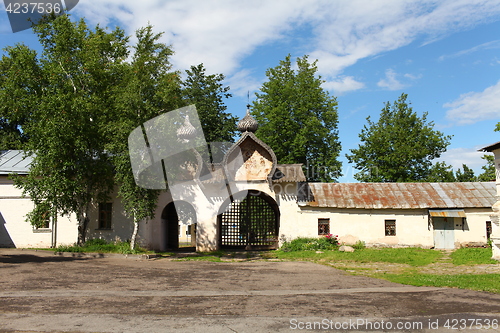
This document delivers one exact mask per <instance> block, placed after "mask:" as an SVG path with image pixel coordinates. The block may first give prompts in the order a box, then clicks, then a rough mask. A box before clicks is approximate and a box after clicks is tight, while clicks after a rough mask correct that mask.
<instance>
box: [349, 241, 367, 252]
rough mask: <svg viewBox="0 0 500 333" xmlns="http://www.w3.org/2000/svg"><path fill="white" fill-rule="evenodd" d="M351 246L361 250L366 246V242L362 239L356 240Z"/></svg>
mask: <svg viewBox="0 0 500 333" xmlns="http://www.w3.org/2000/svg"><path fill="white" fill-rule="evenodd" d="M352 248H353V249H356V250H362V249H365V248H366V244H365V242H364V241H361V240H359V241H357V242H356V244H354V245H352Z"/></svg>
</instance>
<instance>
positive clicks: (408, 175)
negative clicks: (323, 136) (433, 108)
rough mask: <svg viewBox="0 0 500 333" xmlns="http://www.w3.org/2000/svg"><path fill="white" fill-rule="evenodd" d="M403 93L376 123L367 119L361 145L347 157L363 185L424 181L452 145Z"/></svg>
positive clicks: (382, 112) (388, 106)
mask: <svg viewBox="0 0 500 333" xmlns="http://www.w3.org/2000/svg"><path fill="white" fill-rule="evenodd" d="M407 97H408V96H407V95H406V94H401V96H400V97H399V99H398V100H397V101H395V102H394V103H393V104H392V105H391V104H390V103H389V102H387V103H386V105H385V107H384V108H383V109H382V111H381V113H380V118H379V120H378V121H377V122H373V121H371V119H370V117H368V118H367V121H368V125H365V126H364V128H363V129H362V130H361V133H360V134H359V137H360V139H361V144H360V145H359V148H357V149H351V150H350V151H351V154H347V155H346V157H347V159H348V160H349V162H350V163H354V165H355V168H356V169H358V170H360V171H359V172H358V173H356V175H355V178H356V179H357V180H359V181H362V182H415V181H425V180H426V179H427V178H428V176H429V175H430V173H431V168H432V160H433V159H435V158H438V157H439V156H440V155H441V154H442V153H443V152H445V151H446V147H447V146H448V145H449V143H450V139H451V136H445V135H443V133H441V132H439V131H436V130H434V129H433V127H434V123H433V122H428V121H427V113H424V114H423V116H422V117H419V116H418V115H417V113H416V112H414V111H413V108H412V107H411V106H410V105H411V104H410V103H409V102H407Z"/></svg>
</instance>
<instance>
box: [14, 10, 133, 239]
mask: <svg viewBox="0 0 500 333" xmlns="http://www.w3.org/2000/svg"><path fill="white" fill-rule="evenodd" d="M33 31H34V32H35V33H36V34H37V35H38V38H39V41H40V43H41V45H42V47H43V54H42V56H41V57H40V59H39V60H38V61H35V60H34V59H33V56H34V53H33V52H32V51H29V50H24V51H23V53H21V55H22V56H20V57H18V58H16V61H18V62H21V64H20V65H21V67H23V68H24V69H27V70H23V71H22V72H23V75H24V79H25V80H27V82H30V81H33V82H36V83H39V84H40V86H39V87H37V86H36V85H35V87H34V88H33V89H32V90H27V89H24V90H25V91H20V92H19V91H18V89H15V91H16V92H18V93H19V94H21V95H22V96H23V97H24V99H25V101H26V105H27V106H29V107H30V110H29V117H30V121H29V122H28V123H26V124H25V125H24V127H23V131H24V132H25V133H26V135H27V136H28V137H29V140H28V141H27V143H26V150H27V153H28V154H29V155H31V156H33V163H32V165H31V168H30V173H29V175H28V176H26V177H22V178H21V177H18V178H17V179H16V184H17V185H18V186H20V187H22V189H23V192H24V194H26V195H29V196H30V197H31V198H32V200H33V202H34V203H35V209H34V210H33V212H32V214H30V215H29V217H30V218H32V219H33V220H34V221H36V220H39V217H37V216H36V215H38V214H39V213H40V214H43V216H44V217H46V216H47V212H45V213H44V212H43V209H38V208H40V207H45V208H46V207H50V209H49V212H48V214H52V215H53V214H56V213H58V214H63V215H68V214H71V213H75V214H76V217H77V220H78V231H79V233H78V242H79V243H83V242H84V241H85V236H86V230H87V226H88V223H89V212H90V209H91V206H92V203H93V202H94V201H96V202H100V201H105V200H106V199H107V198H108V195H109V193H110V192H111V190H112V188H113V168H112V165H111V163H110V160H109V158H108V154H107V153H106V151H105V142H106V137H105V135H104V131H103V130H102V126H100V124H101V123H105V122H106V121H107V117H108V116H109V115H108V114H107V110H108V109H109V106H110V105H112V103H113V101H112V100H113V91H112V87H114V86H115V85H116V84H118V83H119V80H120V75H119V69H120V66H121V64H122V63H123V61H124V60H125V59H126V57H127V55H128V52H127V48H126V43H127V40H128V39H127V38H126V37H125V36H124V33H123V31H122V30H121V29H118V28H117V29H115V30H114V31H112V32H106V31H105V30H104V29H102V28H100V27H96V28H95V29H94V30H91V29H89V28H88V27H87V25H86V24H85V22H84V21H83V20H81V21H79V22H77V23H74V22H72V21H70V19H69V17H68V16H66V15H62V16H59V17H58V18H56V19H53V18H48V19H44V20H41V21H40V22H39V24H38V25H36V26H34V27H33ZM26 54H29V55H30V56H26ZM18 88H19V89H20V90H23V87H22V86H19V85H18ZM11 110H12V109H11Z"/></svg>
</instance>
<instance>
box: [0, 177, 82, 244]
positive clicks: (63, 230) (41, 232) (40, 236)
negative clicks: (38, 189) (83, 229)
mask: <svg viewBox="0 0 500 333" xmlns="http://www.w3.org/2000/svg"><path fill="white" fill-rule="evenodd" d="M21 194H22V191H21V190H20V189H17V188H15V187H14V185H13V183H12V181H11V180H9V179H7V177H0V247H17V248H49V247H50V246H51V245H52V236H53V235H52V227H53V226H52V223H51V225H50V228H48V229H36V228H33V226H31V224H30V223H29V222H26V221H25V220H26V214H28V213H29V212H30V211H31V210H32V209H33V203H32V202H31V200H30V199H29V198H22V197H21ZM77 238H78V229H77V223H76V219H75V217H74V216H71V217H67V216H59V217H58V218H57V233H56V246H57V245H71V244H73V243H75V242H76V240H77Z"/></svg>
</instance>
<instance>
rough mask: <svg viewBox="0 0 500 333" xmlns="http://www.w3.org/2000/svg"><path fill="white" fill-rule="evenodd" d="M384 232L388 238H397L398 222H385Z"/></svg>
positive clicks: (393, 220) (391, 220) (392, 220)
mask: <svg viewBox="0 0 500 333" xmlns="http://www.w3.org/2000/svg"><path fill="white" fill-rule="evenodd" d="M384 230H385V231H384V232H385V236H386V237H394V236H396V234H397V233H396V220H395V219H387V220H384Z"/></svg>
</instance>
